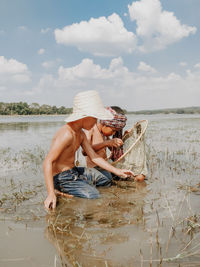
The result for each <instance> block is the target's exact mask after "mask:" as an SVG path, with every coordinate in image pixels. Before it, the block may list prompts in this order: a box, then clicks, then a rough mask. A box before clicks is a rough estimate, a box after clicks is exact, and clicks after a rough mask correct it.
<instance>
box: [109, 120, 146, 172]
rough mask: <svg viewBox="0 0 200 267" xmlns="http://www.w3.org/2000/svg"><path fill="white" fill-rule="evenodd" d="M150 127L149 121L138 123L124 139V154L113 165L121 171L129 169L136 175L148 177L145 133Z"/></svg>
mask: <svg viewBox="0 0 200 267" xmlns="http://www.w3.org/2000/svg"><path fill="white" fill-rule="evenodd" d="M147 125H148V121H147V120H142V121H138V122H137V123H136V124H135V125H134V126H133V128H132V129H131V131H130V132H129V133H127V134H126V135H125V136H124V137H123V139H122V140H123V142H124V145H123V151H124V154H123V155H122V156H121V157H120V158H119V159H118V160H116V161H115V162H112V163H111V164H112V165H113V166H115V167H117V168H120V169H129V170H131V171H133V173H134V174H135V175H139V174H143V175H144V176H147V173H148V171H147V164H146V150H145V131H146V128H147Z"/></svg>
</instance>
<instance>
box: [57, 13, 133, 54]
mask: <svg viewBox="0 0 200 267" xmlns="http://www.w3.org/2000/svg"><path fill="white" fill-rule="evenodd" d="M54 33H55V39H56V42H57V43H59V44H64V45H74V46H76V47H77V48H78V49H79V50H80V51H87V52H90V53H92V54H94V55H97V56H114V55H118V54H119V53H131V52H132V51H133V50H134V49H135V47H136V37H135V35H134V33H133V32H128V31H127V30H126V29H125V27H124V24H123V21H122V20H121V18H120V17H119V16H118V15H117V14H115V13H114V14H112V15H111V16H109V17H108V18H106V17H100V18H97V19H95V18H91V19H90V20H89V21H81V22H80V23H74V24H72V25H70V26H66V27H64V28H63V29H56V30H55V31H54Z"/></svg>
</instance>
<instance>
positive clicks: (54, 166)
mask: <svg viewBox="0 0 200 267" xmlns="http://www.w3.org/2000/svg"><path fill="white" fill-rule="evenodd" d="M112 117H113V116H112V114H111V113H110V112H109V111H108V110H106V109H105V108H104V106H103V104H102V102H101V99H100V97H99V95H98V92H96V91H85V92H81V93H79V94H77V95H76V96H75V98H74V103H73V113H72V114H71V115H70V116H69V117H68V118H67V119H66V120H65V121H66V122H67V123H66V124H65V125H64V126H62V127H61V128H60V129H59V130H58V131H57V133H56V134H55V136H54V137H53V140H52V144H51V147H50V150H49V153H48V154H47V156H46V158H45V160H44V163H43V169H44V179H45V182H46V187H47V192H48V195H47V198H46V200H45V201H44V206H45V208H46V209H47V210H49V209H50V208H53V209H54V208H55V207H56V193H55V190H54V189H56V190H58V192H61V193H65V195H66V196H72V195H73V196H78V197H83V198H98V197H99V192H98V190H97V189H96V188H95V185H96V186H109V185H110V184H111V179H109V178H108V177H107V176H105V175H102V173H100V172H98V171H97V170H95V169H89V168H84V167H76V166H75V163H74V162H75V153H76V151H77V150H78V149H79V147H80V146H81V147H82V148H83V149H84V151H85V152H86V153H87V155H88V156H89V157H90V159H91V160H92V161H93V162H94V164H95V165H97V166H100V167H101V168H103V169H105V170H107V171H108V172H111V173H113V174H115V175H117V176H120V177H122V178H126V177H128V176H132V175H133V172H131V171H129V170H124V169H118V168H115V167H114V166H112V165H110V164H109V163H108V162H107V161H105V160H104V159H103V158H102V157H101V156H99V155H98V154H97V153H95V151H94V150H93V148H92V147H91V145H90V144H89V142H88V140H87V138H86V136H85V133H84V132H83V129H85V130H90V129H91V128H92V127H93V126H94V124H96V122H97V118H98V119H112Z"/></svg>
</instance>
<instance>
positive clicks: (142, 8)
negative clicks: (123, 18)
mask: <svg viewBox="0 0 200 267" xmlns="http://www.w3.org/2000/svg"><path fill="white" fill-rule="evenodd" d="M128 9H129V15H130V18H131V20H132V21H136V24H137V28H136V33H137V36H138V37H140V38H141V40H142V42H143V44H142V45H141V47H140V50H141V51H143V52H150V51H155V50H160V49H164V48H165V47H166V46H168V45H170V44H173V43H175V42H177V41H179V40H181V39H182V38H184V37H187V36H189V35H190V34H194V33H195V32H196V28H195V27H190V26H188V25H185V24H181V22H180V21H179V20H178V19H177V18H176V17H175V15H174V13H173V12H168V11H165V10H162V6H161V3H160V1H159V0H140V1H134V2H133V3H132V4H131V5H128Z"/></svg>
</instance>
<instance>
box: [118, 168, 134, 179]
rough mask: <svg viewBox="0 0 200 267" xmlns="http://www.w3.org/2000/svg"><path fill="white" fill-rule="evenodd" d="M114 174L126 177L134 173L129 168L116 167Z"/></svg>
mask: <svg viewBox="0 0 200 267" xmlns="http://www.w3.org/2000/svg"><path fill="white" fill-rule="evenodd" d="M115 174H116V175H117V176H119V177H121V178H127V177H133V176H134V173H133V172H132V171H130V170H124V169H122V170H121V169H117V172H115Z"/></svg>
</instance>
